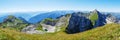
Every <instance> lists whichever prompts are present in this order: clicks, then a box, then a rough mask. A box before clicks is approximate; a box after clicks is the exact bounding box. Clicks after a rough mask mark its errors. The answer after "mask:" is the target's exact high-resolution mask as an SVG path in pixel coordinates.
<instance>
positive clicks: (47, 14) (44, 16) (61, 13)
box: [28, 11, 73, 23]
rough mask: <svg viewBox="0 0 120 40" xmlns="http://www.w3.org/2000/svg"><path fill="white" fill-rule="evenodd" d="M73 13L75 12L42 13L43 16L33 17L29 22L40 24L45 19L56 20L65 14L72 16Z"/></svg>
mask: <svg viewBox="0 0 120 40" xmlns="http://www.w3.org/2000/svg"><path fill="white" fill-rule="evenodd" d="M71 13H73V11H52V12H47V13H42V14H38V15H36V16H33V17H31V18H30V19H29V20H28V22H29V23H38V22H40V21H42V20H43V19H45V18H52V19H56V18H57V17H60V16H62V15H65V14H71Z"/></svg>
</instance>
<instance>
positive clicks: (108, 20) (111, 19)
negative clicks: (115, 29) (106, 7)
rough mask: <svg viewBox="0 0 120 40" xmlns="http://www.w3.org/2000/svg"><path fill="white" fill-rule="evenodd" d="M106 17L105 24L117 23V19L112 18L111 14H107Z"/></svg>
mask: <svg viewBox="0 0 120 40" xmlns="http://www.w3.org/2000/svg"><path fill="white" fill-rule="evenodd" d="M106 16H107V18H106V22H107V24H110V23H119V19H117V18H116V17H114V16H112V14H107V15H106Z"/></svg>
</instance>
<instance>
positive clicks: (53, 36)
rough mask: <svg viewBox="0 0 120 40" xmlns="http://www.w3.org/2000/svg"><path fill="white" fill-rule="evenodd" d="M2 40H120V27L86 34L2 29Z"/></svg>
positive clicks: (101, 29) (108, 25) (95, 30)
mask: <svg viewBox="0 0 120 40" xmlns="http://www.w3.org/2000/svg"><path fill="white" fill-rule="evenodd" d="M0 40H120V25H119V24H106V25H105V26H103V27H97V28H95V29H91V30H88V31H85V32H81V33H76V34H67V33H65V32H64V29H63V31H60V32H56V33H47V34H25V33H20V32H17V31H14V30H10V29H8V28H5V29H4V28H0Z"/></svg>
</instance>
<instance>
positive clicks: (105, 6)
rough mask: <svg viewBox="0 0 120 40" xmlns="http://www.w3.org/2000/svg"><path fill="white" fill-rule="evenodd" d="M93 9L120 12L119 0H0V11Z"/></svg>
mask: <svg viewBox="0 0 120 40" xmlns="http://www.w3.org/2000/svg"><path fill="white" fill-rule="evenodd" d="M94 9H97V10H99V11H104V12H120V0H0V13H7V12H29V11H30V12H31V11H54V10H80V11H92V10H94Z"/></svg>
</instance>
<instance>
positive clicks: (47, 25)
mask: <svg viewBox="0 0 120 40" xmlns="http://www.w3.org/2000/svg"><path fill="white" fill-rule="evenodd" d="M69 18H70V14H66V15H64V16H61V17H59V18H58V19H49V18H48V19H47V20H46V19H45V20H43V21H42V23H41V25H42V28H43V30H44V31H46V32H49V33H53V32H57V31H60V30H61V28H62V27H66V26H67V25H68V21H69Z"/></svg>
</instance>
